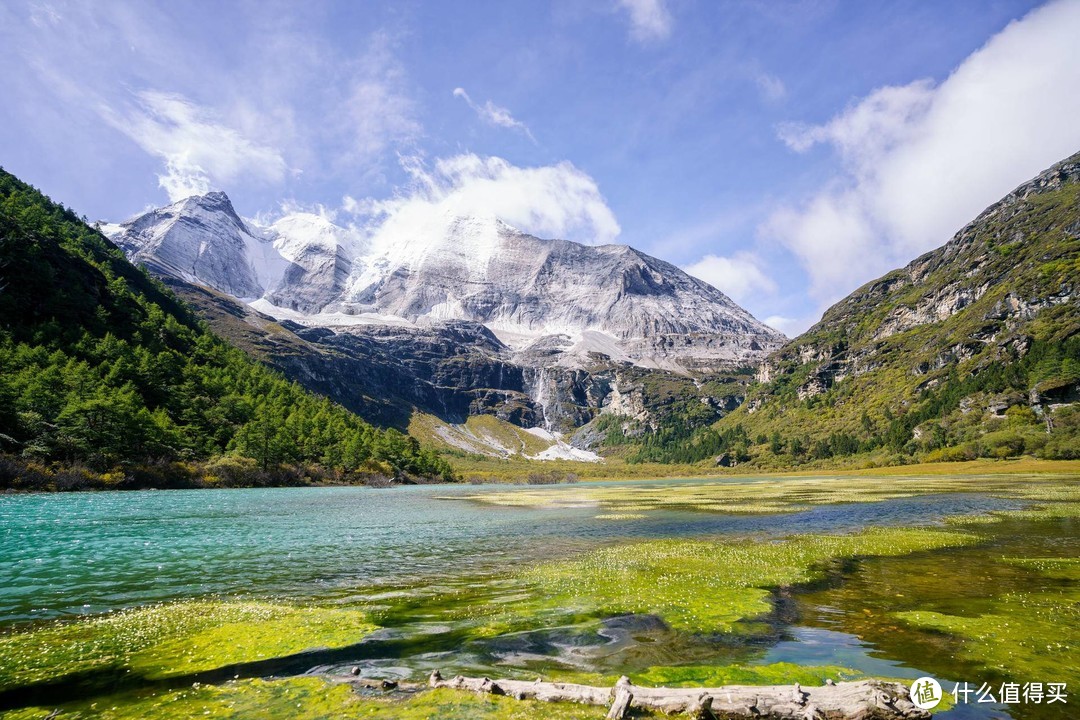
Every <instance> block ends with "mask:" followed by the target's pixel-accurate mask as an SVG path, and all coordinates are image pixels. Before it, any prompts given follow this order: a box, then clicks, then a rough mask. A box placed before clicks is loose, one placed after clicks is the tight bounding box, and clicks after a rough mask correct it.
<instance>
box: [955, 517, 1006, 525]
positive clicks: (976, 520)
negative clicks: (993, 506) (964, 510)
mask: <svg viewBox="0 0 1080 720" xmlns="http://www.w3.org/2000/svg"><path fill="white" fill-rule="evenodd" d="M943 520H944V522H945V524H946V525H994V524H996V523H999V522H1001V517H999V516H997V515H949V516H948V517H946V518H943Z"/></svg>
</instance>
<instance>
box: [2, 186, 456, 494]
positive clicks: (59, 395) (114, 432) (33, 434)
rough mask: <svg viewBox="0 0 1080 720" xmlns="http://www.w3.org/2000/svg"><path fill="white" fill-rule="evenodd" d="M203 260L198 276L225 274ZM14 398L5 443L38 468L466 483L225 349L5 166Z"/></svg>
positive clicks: (7, 346)
mask: <svg viewBox="0 0 1080 720" xmlns="http://www.w3.org/2000/svg"><path fill="white" fill-rule="evenodd" d="M172 257H173V259H174V260H175V261H176V262H177V263H181V262H186V259H183V258H180V257H179V256H172ZM201 259H206V260H207V261H206V262H205V263H202V264H201V265H200V264H199V263H198V262H197V263H196V264H195V265H194V267H197V268H198V267H202V268H219V267H221V264H220V263H219V262H217V259H218V258H214V259H213V261H211V260H210V258H208V257H207V256H206V255H205V254H204V255H203V256H202V258H201ZM201 259H200V258H197V260H199V261H200V262H201ZM0 398H2V400H3V402H0V406H2V407H3V410H0V444H2V446H3V450H5V451H8V452H13V453H18V454H20V455H22V456H23V457H24V458H26V459H28V460H59V461H64V462H66V463H87V464H89V465H91V466H92V467H93V468H95V469H96V470H99V471H101V470H107V469H109V468H113V467H120V468H122V469H124V472H129V471H130V472H137V467H136V466H137V465H138V464H143V465H145V464H146V463H151V462H152V463H160V462H175V461H181V460H183V461H191V460H196V461H206V460H213V459H215V458H219V457H221V456H223V455H226V454H228V455H230V456H232V457H236V458H248V459H250V460H254V461H255V463H256V464H257V465H260V466H261V468H262V470H264V471H267V470H269V469H271V468H272V467H273V466H276V465H279V464H281V463H308V464H313V463H317V464H320V465H322V466H324V467H325V468H328V469H330V470H332V471H341V472H353V471H357V470H362V469H367V470H370V471H372V472H376V471H379V472H387V473H399V472H410V473H416V474H425V475H442V476H444V477H450V476H451V475H452V471H451V469H450V467H449V466H448V465H447V464H446V463H445V462H443V461H442V460H439V459H438V458H437V457H436V456H435V455H434V454H433V453H432V452H430V451H428V450H422V449H420V448H419V446H418V445H417V444H416V443H415V441H411V440H409V439H408V438H406V437H405V436H403V435H401V434H400V433H397V432H394V431H381V430H377V429H375V428H373V427H372V426H370V425H368V424H367V423H365V422H363V421H361V420H360V419H359V418H357V417H356V416H355V415H353V414H351V413H349V412H347V411H346V410H344V409H343V408H341V407H340V406H338V405H335V404H334V403H332V402H330V401H328V400H326V399H324V398H319V397H316V396H313V395H311V394H309V393H307V392H305V391H303V390H302V389H301V388H300V387H299V386H297V385H294V384H291V383H289V382H287V381H285V380H284V379H283V378H282V377H281V376H279V375H277V374H275V373H273V372H271V371H269V370H267V369H266V368H264V367H263V366H261V365H259V364H258V363H256V362H254V361H252V360H250V359H249V358H248V357H247V356H246V355H244V353H242V352H241V351H239V350H237V349H235V348H232V347H230V346H228V345H227V344H225V343H224V342H223V341H221V340H220V339H218V338H217V337H215V336H214V335H212V334H211V333H210V332H209V331H208V330H207V329H206V328H205V326H204V325H202V323H201V322H200V321H198V320H197V319H196V317H195V315H194V314H193V313H192V312H191V311H190V310H189V309H188V308H187V307H186V306H184V305H183V304H182V303H180V302H179V301H178V300H177V299H176V298H175V297H174V296H173V295H172V294H171V293H169V292H168V291H167V290H166V289H165V288H164V287H163V286H161V285H160V284H159V283H157V282H156V281H153V280H151V278H150V277H148V276H147V275H146V274H145V273H144V272H143V271H141V270H139V269H137V268H136V267H134V266H133V265H131V264H130V263H129V262H128V261H127V260H126V259H125V258H124V255H123V253H122V252H121V251H120V250H119V249H117V248H116V247H115V246H114V245H112V244H111V243H110V242H109V241H108V240H106V239H105V238H104V237H103V236H102V235H101V234H100V233H99V232H97V231H96V230H93V229H91V228H90V227H88V226H87V225H85V224H84V223H83V222H81V221H80V220H79V218H78V217H77V216H76V215H75V214H74V213H72V212H71V211H70V210H66V209H64V208H63V207H61V206H58V205H56V204H54V203H52V202H50V201H49V200H48V199H47V198H45V197H44V196H43V195H41V194H40V193H39V192H37V191H36V190H34V189H33V188H32V187H30V186H28V185H26V184H25V183H22V182H20V181H19V180H17V179H16V178H15V177H14V176H12V175H10V174H8V173H6V172H4V171H2V170H0ZM5 467H6V466H5ZM144 474H145V473H144ZM121 476H122V477H123V474H122V475H121ZM129 479H130V478H129ZM2 480H3V481H4V482H10V481H12V478H10V477H4V478H2ZM125 482H126V481H125ZM132 482H135V484H138V481H132Z"/></svg>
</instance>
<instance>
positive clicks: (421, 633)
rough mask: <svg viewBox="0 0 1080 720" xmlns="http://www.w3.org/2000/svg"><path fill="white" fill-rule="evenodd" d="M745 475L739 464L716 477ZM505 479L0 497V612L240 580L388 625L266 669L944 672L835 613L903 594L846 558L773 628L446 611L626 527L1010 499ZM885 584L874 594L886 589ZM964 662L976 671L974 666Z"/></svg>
mask: <svg viewBox="0 0 1080 720" xmlns="http://www.w3.org/2000/svg"><path fill="white" fill-rule="evenodd" d="M690 482H693V483H697V484H701V483H702V482H703V481H701V480H694V481H690V480H664V481H649V482H642V481H635V482H628V483H590V484H589V487H590V488H596V487H603V488H611V489H615V490H618V489H620V488H623V487H626V488H636V489H640V488H655V489H660V490H664V489H667V488H672V489H674V488H677V487H678V486H679V485H680V484H685V483H690ZM739 482H745V480H730V479H728V480H718V481H716V483H718V484H722V483H739ZM793 482H794V481H793ZM885 482H888V481H885ZM520 490H521V491H522V492H524V491H527V492H529V493H538V492H540V493H551V494H552V496H553V497H559V495H560V493H566V492H568V488H566V487H565V486H561V487H551V488H536V487H528V488H521V489H520ZM507 492H516V490H515V489H514V488H507V487H506V486H414V487H400V488H392V489H375V488H364V487H360V488H352V487H349V488H344V487H342V488H283V489H247V490H190V491H185V490H177V491H145V492H126V493H119V492H117V493H72V494H49V495H44V494H42V495H10V496H3V497H0V627H5V628H8V629H11V628H14V627H20V626H25V625H26V624H27V623H35V622H39V621H45V620H51V619H55V618H63V617H70V616H75V615H85V614H95V613H100V612H104V611H109V610H115V609H119V608H123V607H129V606H132V605H142V604H148V603H153V602H159V601H168V600H177V599H185V598H197V597H204V596H243V597H245V598H273V599H286V600H289V601H303V602H309V601H313V602H320V603H326V602H330V603H341V604H361V605H365V606H366V605H371V606H375V607H380V608H382V614H381V615H380V616H379V618H378V622H379V624H380V625H382V626H383V627H384V629H383V630H380V631H378V632H377V633H376V634H375V636H373V637H372V638H371V639H370V642H366V643H365V644H363V645H362V646H357V647H356V648H354V649H353V650H352V651H350V652H347V653H344V654H343V653H341V652H334V653H328V654H326V655H325V656H319V655H317V654H316V655H313V656H311V657H306V658H300V659H295V658H294V659H291V660H289V661H288V662H287V663H284V664H282V665H281V666H277V667H273V668H272V669H273V672H274V673H275V674H293V673H303V672H308V671H311V670H330V671H343V670H347V669H348V668H349V667H354V666H357V667H360V668H361V671H362V672H363V673H364V674H365V675H372V676H378V677H402V678H404V677H418V676H422V675H424V674H426V673H427V672H429V671H430V670H431V669H434V668H435V667H438V668H441V669H444V670H449V671H452V672H467V673H471V674H477V673H490V674H494V673H499V672H505V671H506V670H507V669H508V668H518V669H529V670H531V671H537V672H541V671H544V670H545V669H547V668H551V667H555V666H559V667H571V668H576V669H578V670H581V671H589V672H597V673H604V672H614V673H620V672H627V671H633V670H635V669H641V668H648V667H652V666H655V665H674V664H679V663H690V662H698V663H705V662H707V663H713V664H724V663H729V664H740V663H749V664H768V663H776V662H793V663H798V664H807V665H839V666H843V667H848V668H851V669H853V670H856V671H860V672H864V673H867V674H872V675H878V676H882V675H887V676H892V677H903V678H915V677H918V676H920V675H922V674H930V673H931V671H935V672H937V673H938V677H940V678H943V679H947V678H951V677H952V676H951V674H950V673H949V669H950V668H948V667H942V666H941V664H940V663H935V662H933V661H932V659H927V658H925V656H924V655H920V652H921V651H920V650H919V648H920V645H919V638H916V639H915V641H913V642H907V641H906V640H905V641H903V642H901V641H900V640H899V639H898V638H897V637H896V636H895V634H894V635H893V637H889V634H888V633H887V632H883V633H876V632H875V631H876V630H877V629H880V628H877V627H876V626H874V627H869V628H866V627H863V628H859V629H855V628H852V627H851V626H849V625H848V624H845V622H840V621H838V620H837V617H838V616H839V614H843V615H844V616H845V617H846V616H848V615H851V614H853V615H854V616H856V617H861V615H860V613H861V612H865V613H871V612H872V611H871V610H869V609H865V608H863V607H862V605H860V603H864V602H865V603H869V602H871V601H870V600H865V601H864V598H867V597H870V596H873V595H874V593H875V589H874V588H877V590H878V591H881V592H880V593H879V594H882V596H883V597H884V596H885V595H889V596H890V598H891V595H893V594H900V593H892V588H889V590H888V592H885V591H884V590H882V587H883V586H881V585H880V583H879V584H878V585H875V584H874V582H873V581H872V580H868V579H867V577H866V576H865V575H866V573H864V572H862V571H861V569H860V568H857V567H844V568H838V569H836V571H835V572H832V573H830V577H829V579H828V580H827V581H824V582H821V583H817V584H815V585H814V586H813V587H808V588H805V589H804V590H802V591H800V592H799V593H797V594H796V597H795V598H794V599H792V600H791V601H785V602H784V607H785V608H786V609H785V610H784V612H780V613H778V614H777V615H776V616H775V617H773V618H770V620H769V622H770V623H772V625H773V629H772V630H771V631H770V632H767V633H765V634H760V633H759V634H758V635H757V636H755V638H754V639H753V641H749V642H745V643H744V642H738V641H735V642H733V641H731V640H730V639H727V640H725V639H721V638H717V637H699V636H692V637H688V636H686V635H685V634H678V633H673V632H671V630H670V629H668V628H665V627H662V626H656V625H655V624H650V621H649V620H648V619H647V618H646V619H640V618H630V619H629V620H623V619H616V621H612V622H609V623H606V624H603V623H602V624H601V625H602V626H598V625H597V624H596V623H595V621H589V622H582V623H580V624H570V625H560V626H558V627H540V628H537V629H536V631H535V632H531V633H525V634H521V633H517V634H514V635H513V636H505V637H497V638H479V639H478V638H475V637H466V636H464V635H461V634H455V622H456V621H455V618H456V617H458V616H459V615H458V614H456V611H455V610H454V608H453V607H452V605H453V603H454V602H456V603H458V604H461V603H463V602H465V600H462V598H463V597H466V596H467V601H468V602H469V603H472V604H473V605H477V604H483V603H490V604H492V605H498V604H500V603H512V602H514V601H515V598H516V597H518V595H517V594H518V593H520V591H521V590H520V588H519V587H518V586H516V585H514V584H513V583H512V582H510V583H509V584H508V581H507V580H506V575H507V573H508V571H510V570H513V569H514V568H520V567H524V566H528V565H530V564H533V563H537V562H542V561H548V560H554V559H560V558H573V557H577V556H580V555H581V554H583V553H586V552H588V551H590V550H594V549H596V548H600V547H605V546H614V545H620V544H623V543H627V542H634V541H640V540H650V539H658V538H679V539H695V538H704V539H712V538H734V537H739V538H742V537H752V538H757V539H761V540H768V539H770V538H777V537H781V536H789V535H792V534H796V533H828V534H839V533H847V532H850V531H856V530H860V529H862V528H866V527H882V526H910V525H920V524H934V523H939V522H940V521H941V520H942V519H943V518H945V517H947V516H956V515H970V514H978V513H984V512H987V511H990V510H1002V509H1010V508H1017V507H1020V506H1021V504H1022V503H1020V502H1018V501H1017V500H1015V499H1003V498H1000V497H990V496H988V495H984V494H980V493H945V494H933V495H922V496H916V497H904V498H894V499H887V500H883V501H880V502H861V503H847V504H838V505H816V506H808V507H806V508H805V509H801V510H800V511H798V512H790V513H782V514H724V513H709V512H694V511H687V510H678V509H674V510H661V511H655V510H654V511H652V512H650V513H648V514H646V515H645V516H644V517H640V516H638V517H628V518H626V519H620V516H617V515H616V516H611V515H608V516H605V515H604V514H603V513H600V512H598V508H597V506H596V505H594V504H590V503H579V504H569V505H559V506H551V507H548V506H530V507H510V506H502V505H489V504H485V503H481V502H477V501H476V499H475V497H473V498H472V499H466V497H465V496H483V495H484V494H486V493H499V494H505V493H507ZM598 516H599V517H598ZM1044 540H1045V542H1043V541H1040V540H1038V539H1037V538H1036V539H1035V540H1031V541H1030V542H1028V544H1029V545H1031V544H1032V543H1034V549H1033V547H1023V548H1018V549H1017V548H1014V549H1015V550H1016V552H1022V553H1026V555H1031V554H1032V553H1033V552H1038V553H1042V554H1046V553H1047V550H1046V543H1050V544H1055V543H1056V546H1057V549H1056V550H1055V551H1054V552H1055V553H1057V554H1061V555H1062V556H1064V557H1069V555H1070V553H1076V552H1077V551H1078V548H1077V547H1076V538H1075V533H1074V532H1073V529H1072V528H1071V526H1069V527H1066V528H1065V529H1062V528H1060V527H1055V528H1052V529H1051V530H1050V531H1048V533H1047V537H1046V538H1045V539H1044ZM1003 542H1013V543H1016V542H1018V541H1017V539H1016V538H1015V537H1013V534H1011V533H1004V534H1002V535H1000V536H999V537H997V539H995V540H993V541H992V542H989V543H988V544H987V545H986V547H984V548H976V549H974V550H973V549H956V550H949V551H940V552H937V553H935V554H932V555H931V556H929V557H922V558H921V559H919V561H918V562H920V563H921V564H920V565H919V567H921V568H923V570H924V571H925V569H926V568H932V569H933V571H934V572H947V571H948V568H949V567H950V566H952V565H953V564H955V563H956V562H957V558H960V557H963V556H967V557H975V556H986V557H991V556H993V554H994V553H999V552H1000V548H997V547H995V543H997V544H998V545H1000V544H1001V543H1003ZM1025 542H1027V541H1025ZM1040 543H1041V544H1040ZM890 562H896V560H895V559H882V560H880V561H874V562H871V563H866V564H865V565H866V566H867V567H871V568H873V567H877V566H879V565H880V566H886V567H887V566H888V565H889V563H890ZM913 567H914V566H913ZM860 573H861V574H860ZM894 581H895V579H894ZM859 583H863V584H866V583H869V586H868V587H864V588H863V589H862V590H861V591H860V594H859V596H858V597H852V596H851V595H850V593H847V594H845V592H846V589H847V588H850V587H852V586H858V584H859ZM446 597H454V598H456V600H454V601H452V602H451V601H447V600H445V598H446ZM402 598H405V600H402ZM418 598H419V599H418ZM890 598H886V600H885V601H883V602H884V603H885V604H884V605H883V607H885V608H888V607H890V604H889V603H892V602H895V601H894V600H892V599H890ZM935 599H936V600H937V601H940V600H941V598H940V597H938V598H935ZM879 600H880V598H879ZM605 622H606V621H605ZM635 623H636V624H635ZM856 630H858V631H856ZM916 634H917V633H916ZM905 637H906V634H905ZM923 640H925V638H923ZM927 660H928V661H927ZM965 670H966V671H968V672H976V671H977V670H978V667H968V668H965ZM953 679H960V678H953ZM950 687H951V686H950ZM995 713H996V714H995ZM945 716H947V717H950V718H976V717H979V718H985V717H998V716H1001V711H1000V709H997V710H995V709H994V707H990V706H986V707H974V706H965V707H958V708H957V709H955V710H953V711H951V712H950V713H948V714H947V715H945Z"/></svg>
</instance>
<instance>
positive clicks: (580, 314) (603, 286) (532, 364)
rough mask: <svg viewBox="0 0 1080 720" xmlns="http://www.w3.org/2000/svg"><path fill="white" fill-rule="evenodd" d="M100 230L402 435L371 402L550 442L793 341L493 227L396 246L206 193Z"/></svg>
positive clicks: (634, 411) (637, 260) (667, 276)
mask: <svg viewBox="0 0 1080 720" xmlns="http://www.w3.org/2000/svg"><path fill="white" fill-rule="evenodd" d="M102 229H103V230H104V231H105V232H106V233H107V234H109V235H110V236H111V237H112V239H113V240H114V241H115V242H117V244H118V245H120V246H121V247H122V248H123V249H124V250H125V252H126V253H127V254H128V255H129V257H131V258H132V259H133V260H135V261H137V262H140V263H142V264H144V265H146V266H147V267H149V268H150V269H151V270H153V271H155V272H157V273H159V274H161V275H164V276H167V277H171V278H174V279H177V280H182V281H183V282H184V283H187V284H190V285H191V286H202V287H204V288H208V289H210V290H213V291H216V292H218V293H222V294H223V295H224V296H228V297H231V298H232V299H234V300H237V301H239V302H242V303H246V304H247V305H249V308H247V309H243V310H237V309H236V308H233V309H231V310H227V311H225V312H224V313H222V312H220V311H221V309H222V308H221V307H220V306H221V303H222V302H223V301H224V298H222V297H217V298H216V300H215V302H213V303H210V302H204V303H203V306H204V309H205V310H206V312H207V313H208V314H209V316H211V317H212V318H217V321H218V322H223V321H224V319H225V318H232V319H233V320H235V319H237V318H244V322H245V323H247V324H248V325H249V326H258V327H256V330H258V328H259V327H262V328H265V327H266V326H267V323H268V322H270V321H271V320H277V321H278V324H277V325H276V327H279V328H282V330H283V331H284V332H285V333H287V334H288V335H291V336H292V338H293V340H294V342H291V344H290V351H289V352H290V353H292V354H278V353H274V352H270V353H268V354H267V356H268V357H270V356H273V357H274V358H275V359H274V360H273V362H275V364H277V365H278V366H279V367H281V368H282V369H283V370H285V371H286V372H288V373H290V374H291V375H292V376H294V377H297V378H300V379H301V380H302V381H304V382H306V383H307V384H308V385H309V386H311V387H314V388H315V389H319V388H320V387H321V388H322V389H323V390H324V391H326V392H328V394H330V395H331V396H332V397H335V398H336V399H338V400H339V401H341V402H343V403H344V404H345V405H347V406H349V407H352V408H353V409H356V410H361V409H362V408H366V412H367V414H368V415H369V416H371V415H372V413H375V416H376V417H382V418H383V419H387V418H390V417H391V416H392V417H393V420H392V422H393V423H394V424H398V425H401V422H400V420H401V417H400V411H399V410H394V411H392V412H391V411H390V410H388V408H387V407H381V406H380V405H379V404H378V403H371V402H368V401H367V400H364V401H363V402H361V399H363V398H368V399H372V398H391V400H392V402H391V405H394V406H395V407H398V408H403V407H414V408H418V409H422V410H424V411H426V412H431V413H433V414H436V415H438V416H439V417H442V418H444V419H447V420H451V421H461V420H463V419H464V418H465V417H467V416H469V415H476V414H492V415H497V416H499V417H501V418H503V419H506V420H509V421H511V422H513V423H515V424H519V425H521V426H523V427H534V426H540V427H545V428H548V429H554V430H567V429H571V428H574V427H577V426H580V425H582V424H584V423H587V422H589V421H590V420H592V419H593V418H594V417H596V416H597V415H598V414H601V413H629V414H630V415H631V416H639V417H640V418H641V419H642V420H643V421H644V420H646V419H647V418H648V416H649V414H650V408H649V407H647V403H648V400H647V398H646V396H644V395H642V394H641V393H636V394H635V391H634V389H633V385H634V381H631V380H629V379H628V378H629V377H630V375H635V376H636V375H638V374H640V373H637V372H635V373H628V369H629V368H636V369H638V370H641V371H644V372H655V373H659V375H660V376H662V377H665V378H666V377H668V376H671V377H676V376H678V377H680V378H682V379H681V380H678V381H673V382H677V383H685V384H686V385H688V386H690V387H694V383H693V382H692V381H691V380H689V376H690V375H699V374H701V373H708V372H717V371H722V370H728V369H731V368H733V367H736V366H745V365H747V364H753V363H755V362H757V361H758V360H760V359H761V358H762V357H764V355H765V354H766V353H767V352H768V351H770V350H772V349H775V348H776V347H778V346H779V345H780V344H781V343H782V342H783V341H784V340H785V338H784V337H783V335H781V334H780V333H778V332H777V331H775V330H773V329H771V328H769V327H767V326H765V325H764V324H762V323H760V322H758V321H757V320H756V319H754V318H753V317H752V316H751V315H750V314H749V313H748V312H746V311H745V310H744V309H742V308H740V307H739V306H738V305H736V304H735V303H734V302H732V301H731V300H730V299H729V298H728V297H727V296H726V295H724V294H723V293H722V292H720V291H719V290H717V289H716V288H714V287H712V286H710V285H708V284H706V283H704V282H702V281H700V280H697V279H695V278H693V277H691V276H689V275H687V274H686V273H684V272H683V271H681V270H679V269H678V268H677V267H675V266H673V265H670V264H668V263H665V262H663V261H661V260H658V259H656V258H653V257H650V256H648V255H645V254H644V253H641V252H638V251H637V250H634V249H632V248H629V247H626V246H621V245H602V246H587V245H582V244H579V243H574V242H569V241H564V240H543V239H540V238H536V237H533V236H531V235H528V234H525V233H521V232H519V231H517V230H515V229H513V228H511V227H509V226H508V225H506V224H504V223H502V222H500V221H498V220H497V219H495V218H492V217H488V218H475V217H473V218H460V217H448V218H444V219H443V220H442V221H440V222H438V223H435V224H434V225H433V226H432V227H430V228H426V229H425V230H424V232H423V233H421V234H413V235H402V236H401V237H398V238H395V239H394V241H393V242H390V241H388V240H387V239H386V238H385V237H383V238H376V239H375V240H372V239H370V238H365V237H362V236H360V235H359V234H357V233H355V232H353V231H350V230H347V229H345V228H341V227H338V226H335V225H334V224H332V223H330V222H329V221H327V220H326V219H325V218H321V217H319V216H316V215H310V214H295V215H290V216H287V217H285V218H283V219H281V220H279V221H277V222H276V223H274V224H273V225H270V226H266V227H260V226H257V225H256V224H254V223H253V222H250V221H244V220H242V219H241V218H239V217H238V216H237V214H236V212H235V211H234V210H233V208H232V205H231V204H230V202H229V200H228V198H227V197H226V196H225V195H224V194H223V193H210V194H209V195H206V196H203V197H192V198H188V199H186V200H184V201H181V202H179V203H175V204H173V205H170V206H168V207H166V208H162V209H160V210H155V211H152V212H150V213H147V214H145V215H142V216H140V217H137V218H135V219H133V220H130V221H128V222H125V223H123V224H121V225H105V226H102ZM190 291H191V292H193V291H194V288H193V287H192V288H190ZM189 299H191V298H189ZM212 308H214V309H215V310H214V312H211V309H212ZM231 330H232V332H241V331H240V329H239V328H238V326H236V325H235V323H234V325H233V327H232V328H231ZM247 332H249V331H248V330H244V331H243V333H247ZM279 339H280V338H279ZM256 344H257V343H256ZM297 348H303V351H302V352H297ZM335 375H338V376H340V377H337V378H335V377H334V376H335ZM722 406H726V404H725V403H720V404H719V405H717V407H722Z"/></svg>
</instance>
